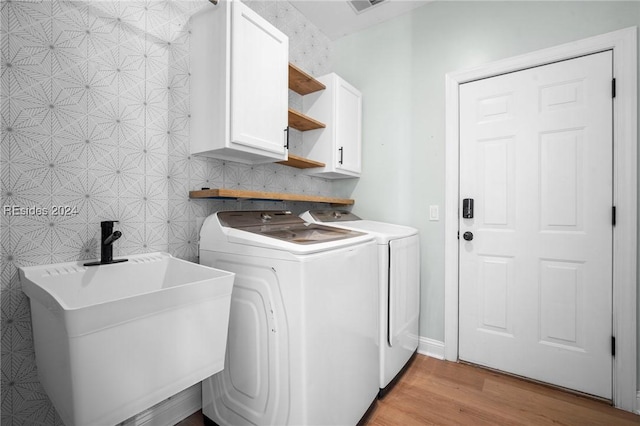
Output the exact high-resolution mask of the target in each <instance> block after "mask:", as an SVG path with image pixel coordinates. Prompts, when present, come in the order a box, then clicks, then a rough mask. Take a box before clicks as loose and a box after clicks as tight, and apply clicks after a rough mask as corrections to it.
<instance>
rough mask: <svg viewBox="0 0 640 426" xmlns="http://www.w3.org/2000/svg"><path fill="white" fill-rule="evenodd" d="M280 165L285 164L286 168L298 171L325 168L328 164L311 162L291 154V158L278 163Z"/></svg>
mask: <svg viewBox="0 0 640 426" xmlns="http://www.w3.org/2000/svg"><path fill="white" fill-rule="evenodd" d="M277 163H278V164H284V165H285V166H289V167H295V168H296V169H312V168H315V167H324V166H326V164H324V163H321V162H319V161H314V160H309V159H308V158H304V157H298V156H297V155H293V154H289V158H288V159H287V160H284V161H278V162H277Z"/></svg>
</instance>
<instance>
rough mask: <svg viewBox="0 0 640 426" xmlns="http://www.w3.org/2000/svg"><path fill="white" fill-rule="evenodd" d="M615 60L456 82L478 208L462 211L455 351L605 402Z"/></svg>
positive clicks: (464, 173)
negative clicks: (468, 214)
mask: <svg viewBox="0 0 640 426" xmlns="http://www.w3.org/2000/svg"><path fill="white" fill-rule="evenodd" d="M611 65H612V52H611V51H610V50H609V51H605V52H601V53H597V54H593V55H588V56H583V57H580V58H575V59H570V60H566V61H561V62H556V63H553V64H549V65H544V66H539V67H534V68H529V69H526V70H522V71H518V72H514V73H509V74H504V75H501V76H495V77H492V78H487V79H482V80H478V81H474V82H469V83H465V84H463V85H462V86H461V87H460V197H461V198H473V199H474V201H475V206H474V207H475V208H474V210H475V212H474V213H475V214H474V217H473V218H461V219H460V233H461V235H462V234H463V233H467V232H471V233H472V234H473V236H474V237H473V239H472V240H470V241H464V240H462V241H461V243H460V254H459V258H460V273H459V292H460V295H459V297H460V308H459V309H460V310H459V317H460V318H459V321H460V332H459V357H460V359H463V360H465V361H470V362H474V363H477V364H481V365H485V366H488V367H492V368H496V369H499V370H503V371H507V372H510V373H514V374H518V375H521V376H525V377H529V378H533V379H536V380H540V381H544V382H547V383H552V384H555V385H558V386H563V387H566V388H570V389H574V390H579V391H581V392H585V393H589V394H592V395H597V396H599V397H602V398H607V399H610V398H611V385H612V382H611V367H612V359H613V358H612V353H611V335H612V330H611V322H612V318H611V314H612V312H611V298H612V296H611V271H612V232H613V229H612V228H613V225H612V221H611V212H612V208H611V206H612V198H613V197H612V151H613V145H612V94H611V80H612V75H611ZM462 210H463V209H462V207H461V208H460V211H462ZM467 235H470V234H467Z"/></svg>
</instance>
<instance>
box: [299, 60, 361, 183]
mask: <svg viewBox="0 0 640 426" xmlns="http://www.w3.org/2000/svg"><path fill="white" fill-rule="evenodd" d="M318 81H320V82H321V83H323V84H324V85H325V86H326V87H327V88H326V89H325V90H323V91H321V92H316V93H311V94H309V95H306V96H305V97H304V98H303V109H304V112H305V114H307V115H309V116H311V117H314V118H315V119H317V120H319V121H321V122H323V123H325V124H326V126H327V127H326V128H324V129H317V130H309V131H306V132H305V133H304V135H303V151H304V156H305V157H307V158H311V159H313V160H316V161H321V162H323V163H325V164H326V166H325V167H324V168H321V169H313V170H310V171H309V172H308V173H309V174H313V175H319V176H322V177H325V178H330V179H339V178H351V177H359V176H360V172H361V157H362V155H361V146H362V94H361V93H360V92H359V91H358V89H356V88H355V87H353V86H352V85H350V84H349V83H347V82H346V81H345V80H343V79H342V78H341V77H340V76H338V75H337V74H335V73H331V74H327V75H325V76H323V77H320V78H318Z"/></svg>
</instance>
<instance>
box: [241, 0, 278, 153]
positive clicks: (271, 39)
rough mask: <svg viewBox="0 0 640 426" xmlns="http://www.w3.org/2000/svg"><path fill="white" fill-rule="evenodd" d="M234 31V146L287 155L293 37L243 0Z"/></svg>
mask: <svg viewBox="0 0 640 426" xmlns="http://www.w3.org/2000/svg"><path fill="white" fill-rule="evenodd" d="M231 32H232V37H231V145H233V144H239V145H242V146H243V147H245V148H248V150H249V151H252V150H255V151H256V152H268V153H272V154H273V155H272V156H273V157H274V158H286V155H287V152H286V149H285V142H286V133H285V129H286V127H287V102H288V59H289V39H288V38H287V36H286V35H284V34H283V33H281V32H280V31H279V30H278V29H276V28H275V27H274V26H272V25H271V24H269V23H268V22H267V21H266V20H264V18H262V17H261V16H259V15H258V14H257V13H256V12H254V11H253V10H251V9H249V7H247V6H245V5H243V4H242V3H240V2H233V11H232V23H231ZM240 149H242V148H240Z"/></svg>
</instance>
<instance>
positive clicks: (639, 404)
mask: <svg viewBox="0 0 640 426" xmlns="http://www.w3.org/2000/svg"><path fill="white" fill-rule="evenodd" d="M636 414H640V391H638V394H637V395H636Z"/></svg>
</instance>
